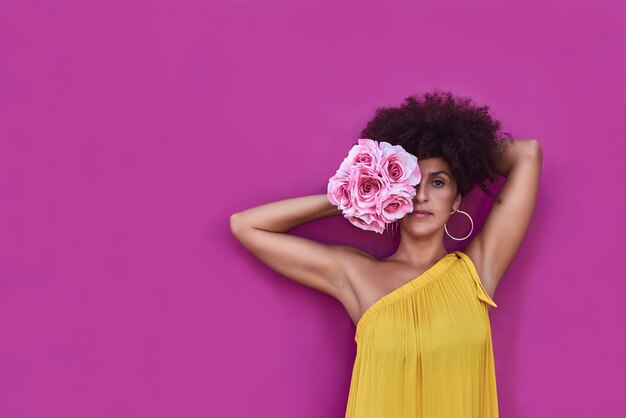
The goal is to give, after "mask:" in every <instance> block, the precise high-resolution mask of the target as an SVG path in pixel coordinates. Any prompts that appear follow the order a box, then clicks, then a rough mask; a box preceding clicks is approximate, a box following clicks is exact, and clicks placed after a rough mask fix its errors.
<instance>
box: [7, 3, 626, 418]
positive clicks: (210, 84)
mask: <svg viewBox="0 0 626 418" xmlns="http://www.w3.org/2000/svg"><path fill="white" fill-rule="evenodd" d="M625 12H626V9H625V6H624V5H623V2H618V1H606V2H595V1H593V2H592V1H582V2H580V1H578V2H569V1H559V2H549V3H547V4H546V3H545V2H538V1H533V2H530V3H529V2H517V3H509V4H506V5H504V4H502V3H501V2H492V1H474V2H471V3H470V2H460V1H459V2H449V1H446V2H441V1H437V2H435V1H430V2H428V3H425V2H420V3H418V2H404V3H402V2H394V3H393V4H391V3H389V2H385V3H383V2H379V3H378V4H366V3H365V2H363V1H359V2H357V1H351V2H341V3H339V2H336V1H320V0H317V1H309V2H306V3H305V2H292V1H272V2H269V1H268V2H251V1H230V2H226V1H223V0H222V1H212V2H206V1H186V2H174V1H167V2H166V1H152V2H139V1H129V0H125V1H119V0H118V1H106V2H99V3H98V4H96V3H95V2H85V1H38V2H33V1H16V0H5V1H2V2H0V141H1V142H0V416H1V417H8V418H9V417H10V418H13V417H15V418H18V417H81V418H83V417H107V418H109V417H133V418H135V417H152V418H157V417H175V416H180V417H187V418H191V417H273V418H278V417H299V418H307V417H311V418H313V417H315V418H319V417H324V418H325V417H343V414H344V412H345V402H346V399H347V394H348V385H349V379H350V374H351V367H352V362H353V360H354V354H355V348H356V347H355V343H354V341H353V336H354V325H353V324H352V322H351V320H350V318H349V317H348V315H347V313H346V312H345V311H344V309H343V307H342V306H341V305H340V304H339V303H338V302H337V301H335V300H334V299H332V298H331V297H329V296H327V295H325V294H322V293H320V292H317V291H315V290H312V289H309V288H306V287H304V286H301V285H298V284H297V283H295V282H292V281H289V280H288V279H286V278H285V277H282V276H280V275H279V274H277V273H276V272H274V271H272V270H271V269H270V268H268V267H267V266H265V265H264V264H262V263H261V262H260V261H259V260H257V259H255V258H254V257H253V256H252V255H251V254H250V253H248V252H247V251H246V250H245V249H244V248H243V247H242V246H241V245H240V244H239V243H238V242H237V241H236V240H235V239H234V238H233V237H232V235H231V233H230V230H229V226H228V219H229V215H230V214H231V213H233V212H236V211H239V210H242V209H245V208H248V207H251V206H255V205H258V204H262V203H266V202H269V201H272V200H278V199H283V198H289V197H295V196H299V195H305V194H315V193H324V192H325V190H326V182H327V180H328V178H329V177H330V176H331V175H332V174H333V173H334V171H335V169H336V168H337V167H338V164H339V163H340V161H341V159H342V158H343V157H344V156H345V155H346V154H347V151H348V149H349V147H350V146H351V144H352V143H353V141H354V140H355V139H356V138H357V135H358V132H359V131H360V129H362V128H363V126H364V124H365V122H367V120H369V118H370V117H371V116H372V115H373V110H374V108H375V107H376V106H382V105H398V104H399V103H400V102H401V101H402V99H403V98H404V97H405V96H406V95H409V94H413V93H420V92H422V91H425V90H430V89H431V88H432V87H439V88H441V89H445V90H452V91H455V92H457V93H461V94H463V95H468V96H471V97H473V98H474V99H475V100H476V101H477V102H479V103H484V104H488V105H489V106H490V107H491V109H492V112H493V115H494V116H495V117H497V118H498V119H500V120H501V121H502V122H503V124H504V126H505V128H506V129H507V130H509V131H510V132H511V133H512V134H513V136H514V137H517V138H531V137H534V138H538V139H539V140H540V141H541V143H542V144H543V150H544V163H543V175H542V180H541V186H540V195H539V198H538V206H537V210H536V212H535V216H534V220H533V223H532V225H531V227H530V229H529V231H528V234H527V236H526V239H525V241H524V243H523V245H522V247H521V250H520V252H519V254H518V256H517V258H516V260H515V261H514V263H513V264H512V265H511V267H510V269H509V271H508V272H507V274H506V276H505V278H504V279H503V281H502V282H501V284H500V286H499V287H498V290H497V292H496V295H495V300H496V301H497V303H498V308H497V309H492V310H491V314H490V315H491V320H492V327H493V333H494V348H495V356H496V367H497V381H498V388H499V399H500V410H501V416H503V417H507V418H531V417H532V418H535V417H537V418H540V417H551V418H555V417H568V418H575V417H576V418H577V417H580V418H586V417H617V416H620V415H622V416H623V414H624V410H625V409H626V402H625V400H624V396H623V393H624V391H625V390H626V367H625V361H624V352H625V342H626V338H625V337H626V335H625V329H626V327H625V318H626V312H625V311H626V309H625V307H626V300H625V298H626V296H625V295H626V277H625V274H624V269H625V268H626V265H625V264H626V240H625V238H624V237H625V236H626V215H625V213H626V204H625V197H624V180H623V177H624V176H623V174H622V172H621V171H618V170H619V169H620V168H624V163H623V158H624V151H625V147H624V139H623V135H624V133H623V132H624V126H623V120H624V108H625V106H624V105H625V104H626V78H625V77H624V74H625V73H626V65H625V64H626V62H625V61H626V42H625V39H626V30H625V29H624V25H623V22H624V19H625V18H626V13H625ZM489 204H490V200H489V199H488V198H487V197H486V196H484V195H483V194H482V192H481V191H480V190H475V191H474V192H473V193H472V194H471V196H470V197H468V198H467V199H466V200H465V201H464V204H463V207H462V208H463V209H465V210H468V211H469V212H470V213H472V215H475V217H474V218H475V219H478V220H480V219H484V216H485V215H486V213H487V210H488V208H489ZM511 221H512V222H514V221H515V220H514V219H513V220H511ZM294 233H297V234H300V235H302V236H306V237H309V238H312V239H316V240H319V241H323V242H328V243H331V242H332V243H345V244H352V245H355V246H359V247H360V248H363V249H366V250H369V251H371V252H372V253H376V254H378V255H382V254H386V253H388V252H389V251H391V250H392V244H393V243H392V242H391V241H390V240H389V239H388V238H387V237H381V236H378V235H376V234H374V233H368V232H365V231H360V230H357V229H356V228H354V227H352V226H351V225H349V224H348V222H347V221H345V220H344V219H341V218H340V217H336V218H334V219H324V220H321V221H318V222H316V223H314V224H310V225H305V226H302V227H300V228H298V229H297V230H295V231H294ZM457 235H458V234H457ZM448 244H449V249H450V250H453V249H462V248H464V246H465V245H466V243H461V245H458V246H457V245H455V244H456V243H455V242H451V243H450V242H449V243H448ZM620 411H621V412H620Z"/></svg>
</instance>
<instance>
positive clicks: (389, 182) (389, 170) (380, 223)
mask: <svg viewBox="0 0 626 418" xmlns="http://www.w3.org/2000/svg"><path fill="white" fill-rule="evenodd" d="M420 181H421V173H420V171H419V166H418V164H417V158H416V157H415V156H414V155H411V154H409V153H408V152H406V151H405V150H404V149H403V148H402V147H401V146H399V145H391V144H389V143H388V142H380V143H379V142H378V141H374V140H372V139H368V138H360V139H359V140H358V141H357V144H356V145H354V146H353V147H352V149H350V152H349V153H348V156H347V157H346V158H345V159H344V160H343V162H342V163H341V165H340V167H339V169H338V170H337V171H336V173H335V175H334V176H332V177H331V178H330V179H329V181H328V187H327V195H328V200H329V201H330V202H331V203H332V204H333V205H335V206H337V207H338V208H339V209H340V210H341V211H342V213H343V215H344V217H345V218H346V219H348V220H349V221H350V222H351V223H352V224H353V225H355V226H357V227H359V228H361V229H364V230H367V231H375V232H378V233H383V231H384V230H385V225H386V224H388V223H390V222H394V221H396V220H398V219H400V218H402V217H403V216H404V215H405V214H407V213H409V212H412V211H413V202H412V200H413V197H414V196H415V193H416V190H415V187H414V186H415V185H417V184H418V183H419V182H420Z"/></svg>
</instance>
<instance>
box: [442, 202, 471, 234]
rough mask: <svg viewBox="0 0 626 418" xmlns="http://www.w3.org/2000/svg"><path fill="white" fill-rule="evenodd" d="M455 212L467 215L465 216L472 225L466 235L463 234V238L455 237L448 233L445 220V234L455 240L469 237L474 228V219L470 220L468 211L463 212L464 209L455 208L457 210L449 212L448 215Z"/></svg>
mask: <svg viewBox="0 0 626 418" xmlns="http://www.w3.org/2000/svg"><path fill="white" fill-rule="evenodd" d="M457 212H460V213H462V214H464V215H467V217H468V218H469V220H470V223H471V225H472V229H470V231H469V234H467V235H466V236H464V237H463V238H456V237H453V236H452V235H450V233H449V232H448V228H447V224H448V223H447V222H446V223H445V224H444V225H443V229H444V230H445V231H446V234H448V236H449V237H450V238H452V239H453V240H456V241H463V240H464V239H466V238H467V237H469V236H470V235H472V231H473V230H474V221H473V220H472V217H471V216H470V215H469V213H467V212H464V211H462V210H459V209H457V210H453V211H452V212H450V215H452V214H454V213H457Z"/></svg>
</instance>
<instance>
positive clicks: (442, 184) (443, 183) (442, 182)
mask: <svg viewBox="0 0 626 418" xmlns="http://www.w3.org/2000/svg"><path fill="white" fill-rule="evenodd" d="M434 183H440V184H441V185H439V186H436V187H443V186H444V185H445V184H446V183H445V182H444V181H442V180H435V181H433V184H434Z"/></svg>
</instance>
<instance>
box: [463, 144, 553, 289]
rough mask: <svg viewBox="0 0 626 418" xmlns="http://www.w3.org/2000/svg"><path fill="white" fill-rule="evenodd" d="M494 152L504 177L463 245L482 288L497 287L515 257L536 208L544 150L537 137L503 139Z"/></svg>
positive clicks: (496, 167) (496, 166)
mask: <svg viewBox="0 0 626 418" xmlns="http://www.w3.org/2000/svg"><path fill="white" fill-rule="evenodd" d="M506 141H507V142H508V144H507V147H506V148H505V151H504V152H503V153H502V154H501V155H497V156H496V155H494V163H495V167H494V168H495V169H496V171H497V172H498V174H500V175H501V176H504V177H506V181H505V183H504V186H503V187H502V190H501V191H500V194H499V195H498V197H499V198H500V201H501V202H500V203H498V202H495V203H494V206H493V208H492V209H491V211H490V212H489V216H488V217H487V220H486V221H485V224H484V226H483V228H482V229H481V231H480V232H479V233H478V234H476V236H475V237H474V238H473V239H472V241H471V242H470V244H469V245H468V246H467V248H466V251H465V252H466V253H467V255H468V256H469V257H470V258H471V259H472V261H474V264H475V265H476V270H477V271H478V274H479V276H480V278H481V281H482V283H483V285H484V287H485V290H486V291H487V293H489V295H490V296H491V297H492V298H493V294H494V293H495V290H496V287H497V286H498V283H499V281H500V279H501V278H502V276H503V275H504V273H505V272H506V270H507V269H508V267H509V265H510V264H511V262H512V261H513V259H514V258H515V255H516V254H517V251H518V250H519V247H520V245H521V243H522V240H523V238H524V235H525V234H526V231H527V230H528V226H529V224H530V220H531V218H532V215H533V212H534V210H535V203H536V200H537V192H538V188H539V177H540V174H541V165H542V162H543V151H542V149H541V145H540V143H539V141H537V140H536V139H517V140H509V139H507V140H506Z"/></svg>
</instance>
